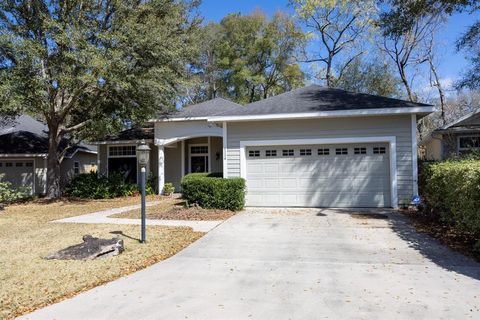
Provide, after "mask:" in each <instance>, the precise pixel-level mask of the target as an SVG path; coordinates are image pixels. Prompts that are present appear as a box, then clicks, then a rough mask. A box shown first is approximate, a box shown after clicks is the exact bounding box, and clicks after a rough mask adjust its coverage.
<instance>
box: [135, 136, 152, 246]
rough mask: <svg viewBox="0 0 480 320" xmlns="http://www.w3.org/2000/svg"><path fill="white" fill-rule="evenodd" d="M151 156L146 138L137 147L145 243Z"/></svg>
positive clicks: (142, 238)
mask: <svg viewBox="0 0 480 320" xmlns="http://www.w3.org/2000/svg"><path fill="white" fill-rule="evenodd" d="M149 156H150V148H149V147H148V145H147V144H146V143H145V140H142V141H141V142H140V145H139V146H138V147H137V160H138V164H139V165H140V190H141V194H142V200H141V201H142V202H141V205H142V206H141V207H142V211H141V212H142V214H141V220H142V232H141V237H140V242H141V243H145V240H146V238H147V235H146V230H145V229H146V228H145V225H146V219H145V193H146V192H145V183H146V181H147V172H146V171H147V169H146V166H147V164H148V157H149Z"/></svg>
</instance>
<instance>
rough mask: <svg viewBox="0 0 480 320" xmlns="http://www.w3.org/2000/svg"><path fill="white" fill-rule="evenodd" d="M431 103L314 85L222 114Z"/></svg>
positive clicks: (371, 108) (419, 106) (270, 112)
mask: <svg viewBox="0 0 480 320" xmlns="http://www.w3.org/2000/svg"><path fill="white" fill-rule="evenodd" d="M431 107H432V106H431V105H428V104H424V103H414V102H409V101H405V100H399V99H392V98H386V97H381V96H375V95H370V94H363V93H354V92H349V91H345V90H340V89H334V88H327V87H322V86H319V85H315V84H314V85H310V86H306V87H303V88H299V89H295V90H292V91H289V92H285V93H282V94H279V95H277V96H273V97H270V98H267V99H264V100H260V101H257V102H253V103H250V104H248V105H246V106H245V107H244V108H242V109H234V110H229V111H226V112H224V113H223V114H222V116H254V115H281V114H302V113H316V112H332V111H352V110H373V109H411V108H431Z"/></svg>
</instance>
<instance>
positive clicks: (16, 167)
mask: <svg viewBox="0 0 480 320" xmlns="http://www.w3.org/2000/svg"><path fill="white" fill-rule="evenodd" d="M5 181H8V182H10V183H11V184H12V185H13V186H14V187H16V188H18V187H28V188H30V191H32V192H33V161H32V160H0V182H5Z"/></svg>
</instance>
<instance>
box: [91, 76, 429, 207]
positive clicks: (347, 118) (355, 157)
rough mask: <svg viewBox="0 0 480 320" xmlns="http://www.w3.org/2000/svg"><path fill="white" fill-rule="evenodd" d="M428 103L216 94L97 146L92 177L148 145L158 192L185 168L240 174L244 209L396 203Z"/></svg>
mask: <svg viewBox="0 0 480 320" xmlns="http://www.w3.org/2000/svg"><path fill="white" fill-rule="evenodd" d="M433 111H434V108H433V107H432V106H431V105H426V104H420V103H412V102H407V101H402V100H396V99H390V98H385V97H380V96H373V95H367V94H359V93H352V92H347V91H343V90H339V89H332V88H325V87H321V86H317V85H311V86H307V87H304V88H300V89H296V90H293V91H290V92H287V93H284V94H280V95H277V96H274V97H271V98H268V99H265V100H262V101H258V102H254V103H251V104H249V105H247V106H241V105H238V104H236V103H233V102H230V101H228V100H225V99H221V98H217V99H213V100H210V101H206V102H203V103H200V104H197V105H193V106H189V107H186V108H183V109H181V110H179V111H178V112H176V113H173V114H171V115H159V116H158V117H156V118H155V119H152V121H151V122H152V123H153V128H152V127H151V128H144V129H131V130H127V131H126V132H122V133H120V134H119V136H118V137H111V138H109V139H107V140H105V141H101V142H99V143H98V144H99V171H100V172H103V173H107V174H108V172H112V171H117V170H119V168H122V169H121V170H128V171H129V172H132V179H133V180H134V181H136V179H138V178H137V175H138V171H139V170H138V168H137V164H136V163H137V162H136V151H135V148H136V146H137V144H138V143H139V142H140V141H141V140H142V139H145V141H147V142H148V143H149V144H150V147H151V149H152V151H151V155H150V159H151V161H150V164H149V168H147V170H148V171H149V172H151V174H152V175H153V176H154V177H155V178H156V179H157V185H158V190H160V191H161V190H162V189H163V186H164V184H165V182H171V183H173V184H174V186H175V187H176V188H177V190H179V188H180V181H181V178H182V177H183V176H184V175H185V174H187V173H190V172H222V173H223V176H224V177H227V178H230V177H243V178H245V179H246V182H247V196H246V204H247V205H248V206H289V207H296V206H298V207H397V206H398V204H399V203H405V202H408V203H409V202H410V201H411V199H412V196H413V195H416V194H417V192H418V187H417V157H416V154H417V141H416V124H417V120H418V119H420V118H421V117H423V116H425V115H427V114H429V113H431V112H433Z"/></svg>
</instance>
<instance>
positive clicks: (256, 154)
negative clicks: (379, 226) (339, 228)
mask: <svg viewBox="0 0 480 320" xmlns="http://www.w3.org/2000/svg"><path fill="white" fill-rule="evenodd" d="M245 153H246V154H245V157H246V180H247V199H246V201H247V205H249V206H290V207H297V206H298V207H347V208H348V207H390V206H391V192H390V188H391V183H390V161H389V144H388V143H365V144H331V145H300V146H299V145H291V146H289V145H282V146H277V145H275V146H250V147H247V148H246V149H245Z"/></svg>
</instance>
